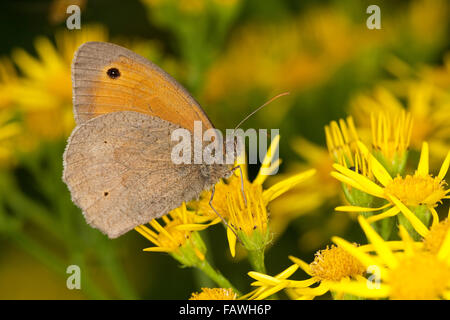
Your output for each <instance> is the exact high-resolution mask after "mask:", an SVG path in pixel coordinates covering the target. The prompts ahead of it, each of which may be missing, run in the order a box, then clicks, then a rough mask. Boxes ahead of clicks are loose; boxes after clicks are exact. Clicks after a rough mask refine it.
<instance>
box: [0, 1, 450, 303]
mask: <svg viewBox="0 0 450 320" xmlns="http://www.w3.org/2000/svg"><path fill="white" fill-rule="evenodd" d="M70 4H78V5H80V7H81V12H82V14H81V30H68V29H67V28H66V27H65V25H66V19H67V17H68V16H69V15H68V14H66V8H67V6H68V5H70ZM371 4H377V5H379V6H380V8H381V26H382V29H381V30H369V29H368V28H367V27H366V19H367V18H368V17H369V14H367V13H366V8H367V7H368V6H369V5H371ZM449 17H450V15H449V3H448V1H443V0H442V1H441V0H429V1H424V0H416V1H390V2H388V1H345V0H339V1H338V0H335V1H312V0H311V1H298V0H283V1H281V0H265V1H258V0H180V1H175V0H143V1H126V2H125V1H106V0H96V1H94V0H85V1H75V0H73V1H56V0H55V1H32V0H29V1H2V2H1V5H0V33H1V38H0V39H1V42H0V57H1V58H0V299H30V298H33V299H102V298H114V299H130V298H142V299H187V298H188V297H189V296H190V294H191V292H193V291H198V290H199V288H200V287H202V286H212V284H211V283H210V282H209V280H208V279H206V278H204V277H203V276H202V275H200V274H199V273H198V272H197V271H195V270H193V269H182V268H180V267H179V266H178V265H177V263H176V262H175V260H173V259H172V258H171V257H170V256H169V255H167V254H158V253H146V252H143V251H142V249H143V248H145V247H148V246H150V243H149V242H148V241H147V240H145V239H144V238H143V237H141V236H140V235H139V234H138V233H137V232H134V231H132V232H129V233H128V234H126V235H124V236H122V237H121V238H119V239H116V240H109V239H107V238H106V237H105V236H103V235H102V234H101V233H100V232H98V231H97V230H94V229H91V228H90V227H89V226H88V225H87V224H86V223H85V221H84V218H83V217H82V215H81V213H80V211H79V209H78V208H77V207H75V206H74V205H73V204H72V202H71V201H70V195H69V192H68V190H67V188H66V186H65V185H64V184H63V182H62V181H61V175H62V153H63V151H64V147H65V142H66V138H67V136H68V135H69V134H70V132H71V130H72V128H73V126H74V123H73V114H72V106H71V84H70V62H71V58H72V55H73V52H74V50H75V49H76V48H77V46H78V45H80V44H81V43H83V42H84V41H87V40H100V41H110V42H114V43H118V44H122V45H125V46H127V47H129V48H131V49H133V50H134V51H136V52H138V53H140V54H142V55H144V56H145V57H147V58H149V59H150V60H152V61H154V62H155V63H156V64H158V65H159V66H161V67H162V68H163V69H165V70H166V71H168V72H169V73H170V74H171V75H173V76H174V77H175V78H176V79H177V80H178V81H179V82H180V83H182V84H183V85H184V86H185V87H186V88H187V89H188V90H189V91H190V92H191V93H192V95H193V96H194V97H195V98H196V99H197V100H198V101H199V102H200V104H201V105H202V106H203V108H204V109H205V111H206V112H207V114H208V115H209V117H210V119H211V120H212V122H213V123H214V124H215V126H216V127H217V128H219V129H225V128H232V127H234V126H235V125H236V124H237V123H238V122H239V121H240V120H241V119H242V118H243V117H245V116H246V115H247V114H248V113H249V112H251V111H252V110H253V109H255V108H256V107H257V106H259V105H261V104H262V103H264V102H265V101H267V100H268V99H269V98H270V97H272V96H274V95H275V94H278V93H281V92H285V91H290V92H291V94H290V95H289V96H288V97H287V98H282V99H280V100H279V101H277V102H275V103H274V105H273V106H270V107H267V108H265V109H263V110H262V111H261V112H259V113H257V114H256V115H255V116H254V117H252V118H251V119H250V120H249V121H248V122H246V124H245V125H244V128H279V129H280V134H281V145H280V157H281V158H282V159H283V164H282V165H281V169H280V176H283V175H284V174H286V173H289V172H296V170H297V169H300V170H301V169H305V168H311V167H316V168H317V169H318V170H319V178H317V179H318V180H315V181H314V182H312V183H311V184H310V185H306V186H304V187H302V188H298V189H296V190H294V191H292V192H290V194H289V195H288V197H285V198H284V200H283V198H282V199H281V200H280V201H278V202H276V203H274V204H273V207H272V208H270V209H271V218H273V230H274V232H275V233H276V234H275V239H274V242H273V245H272V246H271V248H270V249H268V251H267V255H266V263H267V269H268V273H269V274H275V273H277V272H279V271H281V270H283V269H284V268H285V267H286V266H287V265H288V264H289V261H288V259H287V256H288V255H295V256H298V257H300V258H303V259H305V260H306V261H312V259H313V257H314V252H315V251H316V250H318V249H321V248H324V247H325V246H326V245H327V244H329V243H330V241H329V239H330V236H332V235H338V236H344V237H345V238H346V239H350V240H352V241H357V240H358V239H360V237H361V233H360V232H358V227H357V226H356V224H355V223H354V220H353V219H351V218H349V217H348V216H345V215H337V214H336V213H333V206H334V205H335V204H336V203H337V202H338V201H339V194H338V191H339V189H338V185H337V184H336V183H335V182H332V181H331V179H330V178H329V177H328V175H327V171H326V169H327V168H328V167H327V165H329V164H328V163H327V153H326V146H325V139H324V132H323V127H324V125H326V124H327V123H328V122H330V121H331V120H336V119H338V118H340V117H345V116H346V115H347V113H348V111H349V110H350V107H351V106H352V103H353V102H354V101H355V99H356V98H357V97H359V96H360V95H369V96H370V95H371V94H372V93H373V90H375V89H376V88H378V87H379V86H383V87H387V88H389V90H391V91H392V92H393V94H394V95H396V96H397V97H398V100H399V101H400V102H401V103H404V104H405V105H407V103H408V101H407V95H406V94H405V92H406V91H407V89H405V88H407V87H408V85H410V84H411V83H415V82H421V81H429V82H432V83H433V84H435V85H436V86H439V87H440V88H443V89H445V90H449V88H450V79H449V69H450V59H449V56H448V54H447V52H448V51H449V49H450V42H449V30H450V28H449V26H450V25H449ZM448 106H450V105H448ZM304 139H306V140H304ZM307 141H309V142H307ZM310 143H314V145H310ZM257 170H258V167H257V166H255V167H251V168H250V176H251V177H253V176H254V175H255V174H256V172H257ZM297 171H298V170H297ZM278 178H279V177H278ZM276 180H277V177H273V178H272V179H270V180H269V184H270V183H272V182H273V181H276ZM271 181H272V182H271ZM204 235H205V241H206V242H207V244H208V246H209V247H208V248H209V249H208V258H209V259H210V260H211V261H213V263H214V265H215V266H217V267H219V268H220V269H221V271H222V272H223V273H224V274H225V275H226V276H227V277H228V278H229V279H230V281H231V282H232V283H234V284H235V285H236V286H237V287H239V288H240V289H241V290H242V291H244V292H246V291H248V290H249V288H250V286H249V283H250V282H251V281H250V280H251V279H250V278H249V277H248V276H247V275H246V273H247V272H248V271H249V268H250V266H249V265H248V263H247V261H246V260H240V259H239V254H238V258H237V259H235V260H233V259H232V258H231V257H230V255H229V251H228V245H227V242H226V235H225V232H224V229H223V228H222V227H221V226H220V225H216V226H214V227H212V228H209V229H207V231H205V232H204ZM72 264H76V265H79V266H80V267H81V271H82V290H68V289H67V288H66V278H67V276H68V275H67V274H66V268H67V266H69V265H72Z"/></svg>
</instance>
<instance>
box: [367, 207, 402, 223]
mask: <svg viewBox="0 0 450 320" xmlns="http://www.w3.org/2000/svg"><path fill="white" fill-rule="evenodd" d="M399 212H400V210H399V209H398V208H397V207H392V208H390V209H389V210H388V211H385V212H383V213H380V214H376V215H373V216H371V217H369V218H367V222H368V223H374V222H375V221H378V220H382V219H386V218H389V217H393V216H395V215H397V214H398V213H399Z"/></svg>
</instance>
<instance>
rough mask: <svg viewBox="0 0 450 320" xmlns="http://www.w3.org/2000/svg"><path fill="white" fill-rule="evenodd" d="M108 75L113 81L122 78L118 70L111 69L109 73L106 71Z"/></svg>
mask: <svg viewBox="0 0 450 320" xmlns="http://www.w3.org/2000/svg"><path fill="white" fill-rule="evenodd" d="M106 74H107V75H108V77H110V78H111V79H117V78H118V77H120V71H119V69H117V68H110V69H108V71H106Z"/></svg>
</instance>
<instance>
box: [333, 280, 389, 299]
mask: <svg viewBox="0 0 450 320" xmlns="http://www.w3.org/2000/svg"><path fill="white" fill-rule="evenodd" d="M328 286H329V288H330V290H332V291H338V292H345V293H348V294H351V295H354V296H357V297H365V298H386V297H388V296H389V287H388V286H386V285H383V284H380V287H379V288H378V289H377V288H370V287H369V286H367V283H366V282H359V281H350V282H343V283H340V282H329V283H328Z"/></svg>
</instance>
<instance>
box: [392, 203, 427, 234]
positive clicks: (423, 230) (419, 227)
mask: <svg viewBox="0 0 450 320" xmlns="http://www.w3.org/2000/svg"><path fill="white" fill-rule="evenodd" d="M388 197H389V199H391V201H392V202H393V203H394V204H395V205H396V206H397V208H399V209H400V211H401V212H402V213H403V215H404V216H405V217H406V219H408V220H409V222H410V223H411V225H412V226H413V227H414V229H415V230H416V231H417V233H419V234H420V235H421V236H422V237H425V236H426V235H427V234H428V229H427V227H425V225H424V224H423V223H422V221H420V219H419V218H417V217H416V215H415V214H414V213H412V212H411V210H409V209H408V207H406V206H405V205H404V204H403V203H402V202H401V201H400V200H398V199H397V198H396V197H394V196H392V195H388Z"/></svg>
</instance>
